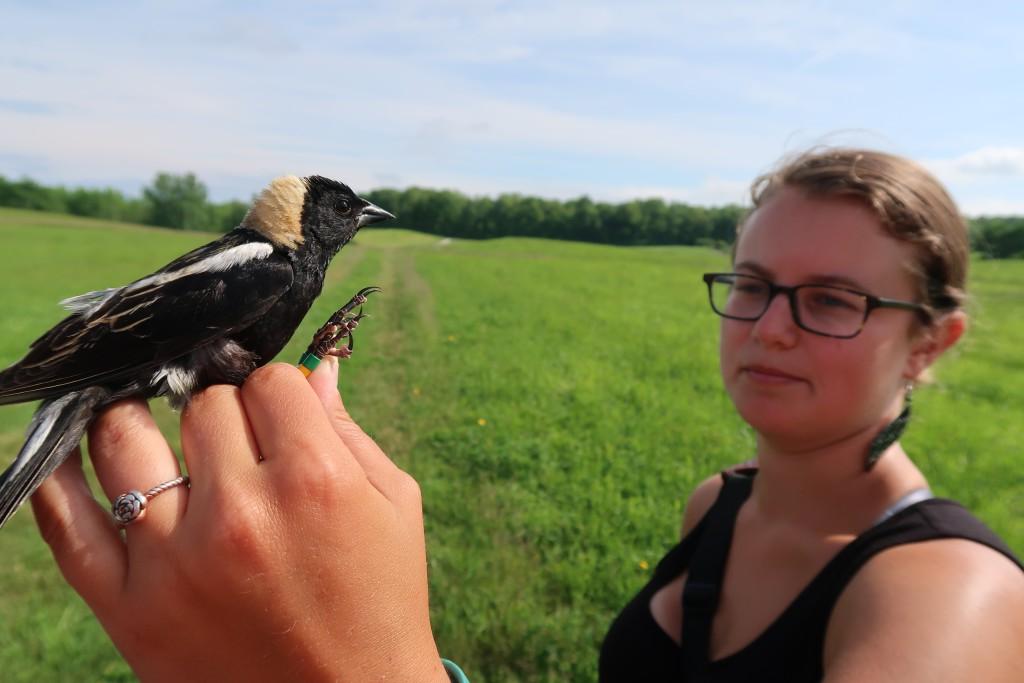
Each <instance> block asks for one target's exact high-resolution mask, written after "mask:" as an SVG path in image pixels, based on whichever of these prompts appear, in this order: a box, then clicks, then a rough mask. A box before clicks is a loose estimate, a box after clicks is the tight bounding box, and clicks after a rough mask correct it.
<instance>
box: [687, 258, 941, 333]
mask: <svg viewBox="0 0 1024 683" xmlns="http://www.w3.org/2000/svg"><path fill="white" fill-rule="evenodd" d="M720 277H745V278H751V279H754V280H757V281H759V282H763V283H765V284H766V285H768V298H767V299H765V304H764V309H763V310H762V311H761V312H760V313H758V314H757V315H756V316H738V315H728V314H726V313H723V312H722V311H720V310H718V309H717V308H715V298H714V294H713V293H712V291H711V286H712V285H713V284H714V282H715V280H716V279H717V278H720ZM704 282H705V284H707V286H708V303H709V304H711V310H712V311H714V312H715V313H717V314H718V315H720V316H722V317H723V318H729V319H730V320H744V321H747V322H753V321H755V320H760V319H761V317H762V316H763V315H764V314H765V313H766V312H767V311H768V309H769V308H770V307H771V305H772V301H774V300H775V295H776V294H785V295H786V298H787V299H788V300H789V312H790V315H792V316H793V322H794V323H796V326H797V327H799V328H800V329H801V330H804V331H806V332H810V333H811V334H817V335H819V336H822V337H831V338H833V339H853V338H854V337H856V336H857V335H858V334H860V333H861V332H862V331H863V330H864V325H865V324H866V323H867V321H868V316H869V315H871V311H873V310H875V309H876V308H897V309H900V310H904V311H914V312H915V313H917V314H918V315H919V316H920V317H921V320H922V321H923V322H924V323H926V324H927V323H930V322H931V321H932V315H931V312H930V311H929V309H928V308H927V307H925V306H923V305H921V304H917V303H914V302H912V301H900V300H899V299H886V298H883V297H880V296H874V295H873V294H868V293H867V292H861V291H858V290H856V289H849V288H848V287H837V286H836V285H819V284H814V283H807V284H802V285H793V286H787V285H777V284H775V283H774V282H772V281H771V280H768V279H766V278H763V277H760V276H759V275H750V274H748V273H704ZM808 287H815V288H817V289H835V290H838V291H840V292H846V293H848V294H854V295H856V296H859V297H863V299H864V301H865V303H866V305H865V307H864V318H863V319H862V320H861V321H860V327H858V328H857V331H856V332H854V333H853V334H828V333H825V332H819V331H818V330H812V329H811V328H809V327H807V326H806V325H804V324H803V322H802V321H801V320H800V307H799V306H798V305H797V300H796V294H797V292H798V291H799V290H801V289H805V288H808Z"/></svg>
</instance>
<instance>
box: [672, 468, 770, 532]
mask: <svg viewBox="0 0 1024 683" xmlns="http://www.w3.org/2000/svg"><path fill="white" fill-rule="evenodd" d="M754 466H756V465H755V462H754V461H753V460H747V461H745V462H742V463H740V464H738V465H733V466H732V467H728V468H726V470H725V471H726V472H732V471H735V470H740V469H745V468H750V467H754ZM723 483H724V482H723V479H722V473H721V472H718V473H716V474H713V475H711V476H710V477H708V478H707V479H705V480H704V481H702V482H701V483H699V484H697V486H696V487H695V488H694V489H693V492H692V493H691V494H690V497H689V498H688V499H687V500H686V508H685V509H684V510H683V524H682V526H683V530H682V536H686V534H688V533H690V532H691V531H692V530H693V527H695V526H697V524H699V523H700V520H702V519H703V518H704V515H706V514H707V512H708V510H710V509H711V506H712V505H714V504H715V500H717V498H718V494H719V492H720V491H721V490H722V484H723Z"/></svg>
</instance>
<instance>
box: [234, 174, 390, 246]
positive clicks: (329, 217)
mask: <svg viewBox="0 0 1024 683" xmlns="http://www.w3.org/2000/svg"><path fill="white" fill-rule="evenodd" d="M389 218H394V216H392V215H391V214H390V213H388V212H387V211H385V210H384V209H382V208H380V207H379V206H375V205H373V204H371V203H370V202H368V201H366V200H365V199H363V198H361V197H359V196H357V195H356V193H354V192H353V191H352V190H351V189H350V188H349V187H348V185H345V184H344V183H339V182H338V181H336V180H331V179H330V178H324V177H323V176H318V175H314V176H308V177H306V178H299V177H297V176H282V177H280V178H275V179H274V180H273V181H272V182H271V183H270V185H268V186H267V187H266V188H264V190H263V191H262V192H261V193H260V195H259V196H258V197H257V198H256V200H255V201H254V202H253V205H252V207H251V208H250V209H249V213H247V214H246V215H245V218H244V219H242V227H246V228H249V229H251V230H255V231H256V232H258V233H260V234H261V235H263V236H264V237H266V238H267V239H269V240H270V241H271V242H273V243H274V244H276V245H278V246H281V247H284V248H286V249H298V248H299V247H300V246H301V245H302V244H303V243H304V242H305V241H306V240H309V239H312V240H316V241H317V242H319V243H320V245H321V246H322V247H324V248H326V249H327V250H329V251H330V252H331V253H332V254H333V253H334V252H336V251H337V250H338V249H340V248H341V247H343V246H344V245H345V244H346V243H347V242H348V241H349V240H350V239H352V238H353V237H355V234H356V233H357V232H358V231H359V228H361V227H363V226H365V225H370V224H371V223H377V222H380V221H384V220H387V219H389Z"/></svg>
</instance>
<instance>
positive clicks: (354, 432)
mask: <svg viewBox="0 0 1024 683" xmlns="http://www.w3.org/2000/svg"><path fill="white" fill-rule="evenodd" d="M309 384H310V386H312V387H313V391H314V392H315V393H316V395H317V397H318V398H319V399H320V403H321V405H322V406H323V409H324V412H325V413H326V414H327V418H328V419H329V420H330V422H331V426H332V427H333V428H334V431H335V433H336V434H337V435H338V436H339V437H341V440H342V442H343V443H344V444H345V445H346V446H347V447H348V449H349V451H351V452H352V455H353V456H355V458H356V460H358V461H359V464H360V465H361V466H362V468H363V470H364V471H365V472H366V476H367V477H369V479H370V481H371V483H373V485H374V486H375V487H376V488H378V489H380V490H381V491H382V492H384V493H385V494H386V493H387V491H386V490H385V489H387V488H388V487H389V485H390V483H391V482H392V481H393V479H394V477H395V475H396V473H397V472H398V467H397V466H396V465H395V463H394V462H392V461H391V459H390V458H389V457H388V456H387V454H386V453H384V451H383V450H381V448H380V446H378V445H377V442H376V441H374V440H373V439H371V438H370V437H369V436H368V435H367V434H366V432H364V431H363V430H362V428H361V427H360V426H359V425H358V424H356V422H355V420H353V419H352V416H351V415H349V414H348V410H346V409H345V404H344V402H343V401H342V399H341V392H339V391H338V359H337V358H334V357H332V356H328V357H327V359H325V360H324V361H323V362H322V363H320V365H319V366H317V368H316V370H314V371H313V374H311V375H310V376H309Z"/></svg>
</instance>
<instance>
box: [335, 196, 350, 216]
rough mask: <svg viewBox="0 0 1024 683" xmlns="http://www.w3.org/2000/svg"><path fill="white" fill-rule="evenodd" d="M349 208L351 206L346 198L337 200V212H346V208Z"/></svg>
mask: <svg viewBox="0 0 1024 683" xmlns="http://www.w3.org/2000/svg"><path fill="white" fill-rule="evenodd" d="M351 208H352V205H351V204H349V203H348V200H347V199H339V200H338V212H339V213H348V210H349V209H351Z"/></svg>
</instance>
